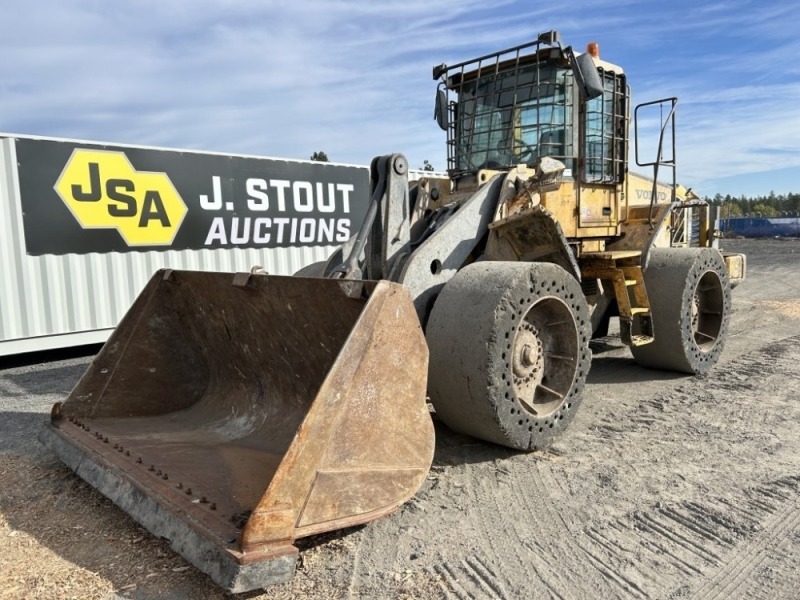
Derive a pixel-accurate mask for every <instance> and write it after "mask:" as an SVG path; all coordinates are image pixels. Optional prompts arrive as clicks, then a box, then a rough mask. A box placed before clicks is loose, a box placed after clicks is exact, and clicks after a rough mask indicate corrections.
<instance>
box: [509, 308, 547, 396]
mask: <svg viewBox="0 0 800 600" xmlns="http://www.w3.org/2000/svg"><path fill="white" fill-rule="evenodd" d="M511 369H512V371H513V374H514V388H515V391H516V393H517V396H518V397H523V398H529V397H531V398H532V397H533V391H534V390H535V389H536V386H537V385H539V384H540V383H541V381H542V376H543V374H544V352H543V349H542V341H541V339H540V337H539V332H538V330H537V329H536V326H535V325H533V324H532V323H529V322H527V321H526V322H523V323H522V324H521V325H520V328H519V330H518V331H517V335H516V337H515V338H514V348H513V359H512V364H511Z"/></svg>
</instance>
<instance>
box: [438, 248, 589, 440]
mask: <svg viewBox="0 0 800 600" xmlns="http://www.w3.org/2000/svg"><path fill="white" fill-rule="evenodd" d="M426 337H427V340H428V348H429V350H430V366H429V375H428V391H429V394H430V398H431V402H432V404H433V406H434V408H435V409H436V413H437V415H438V416H439V417H440V418H441V420H442V421H443V422H444V423H445V424H446V425H448V426H449V427H451V428H452V429H454V430H456V431H459V432H461V433H466V434H468V435H472V436H474V437H477V438H480V439H484V440H487V441H491V442H494V443H497V444H501V445H503V446H509V447H511V448H516V449H520V450H535V449H538V448H545V447H547V446H548V445H549V444H550V443H551V442H552V441H553V439H554V438H555V437H556V436H557V435H558V434H559V433H561V432H562V431H563V430H564V429H565V428H566V426H567V424H568V423H569V422H570V421H571V420H572V417H573V415H574V414H575V411H576V410H577V408H578V406H579V405H580V401H581V392H582V391H583V387H584V383H585V381H586V375H587V374H588V372H589V367H590V363H591V351H590V350H589V339H590V337H591V326H590V320H589V312H588V308H587V305H586V300H585V298H584V296H583V294H582V292H581V287H580V284H579V283H578V282H577V281H576V280H575V278H574V277H572V276H571V275H570V274H568V273H567V272H566V271H565V270H564V269H562V268H561V267H559V266H557V265H553V264H550V263H519V262H491V261H487V262H479V263H473V264H471V265H468V266H467V267H465V268H464V269H462V270H461V271H459V272H458V273H456V275H455V276H454V277H453V278H452V279H451V280H450V281H448V282H447V284H446V285H445V286H444V289H443V290H442V292H441V294H440V295H439V297H438V299H437V300H436V303H435V305H434V307H433V310H432V311H431V316H430V319H429V321H428V325H427V329H426Z"/></svg>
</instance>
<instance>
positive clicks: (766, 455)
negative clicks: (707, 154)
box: [0, 240, 800, 600]
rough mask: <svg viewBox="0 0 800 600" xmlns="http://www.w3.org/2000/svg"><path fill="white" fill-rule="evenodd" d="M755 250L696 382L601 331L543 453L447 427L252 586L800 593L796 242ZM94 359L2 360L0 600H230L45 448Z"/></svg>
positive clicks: (332, 590)
mask: <svg viewBox="0 0 800 600" xmlns="http://www.w3.org/2000/svg"><path fill="white" fill-rule="evenodd" d="M724 246H725V248H726V249H729V250H736V251H743V252H745V253H747V254H748V261H749V278H748V279H747V281H745V282H744V283H743V284H742V285H740V286H739V287H738V288H736V289H735V290H734V294H733V295H734V302H733V311H734V312H733V319H732V324H731V330H730V337H729V338H728V341H727V346H726V348H725V350H724V352H723V355H722V359H721V362H720V364H718V366H717V367H716V368H715V369H714V370H712V372H711V373H710V374H709V375H708V376H705V377H688V376H683V375H676V374H672V373H665V372H657V371H651V370H647V369H644V368H642V367H639V366H637V365H636V364H635V363H634V362H633V359H632V358H631V357H630V353H629V352H628V350H627V348H625V347H624V346H623V345H622V344H621V343H620V340H619V337H615V336H613V335H612V336H609V337H607V338H604V339H602V340H597V341H595V342H593V351H594V356H595V358H594V361H593V364H592V370H591V373H590V374H589V382H588V385H587V388H586V392H585V400H584V403H583V405H582V407H581V409H580V411H579V412H578V414H577V416H576V418H575V420H574V421H573V423H572V424H571V426H570V428H569V430H568V431H567V433H566V434H565V435H564V436H563V437H562V438H561V439H560V440H559V441H558V442H557V443H556V444H555V446H554V447H553V448H552V449H551V450H550V451H549V452H547V453H534V454H521V453H515V452H511V451H509V450H506V449H503V448H500V447H497V446H493V445H490V444H486V443H482V442H479V441H476V440H474V439H470V438H467V437H463V436H459V435H456V434H454V433H452V432H450V431H448V430H447V428H446V427H444V426H442V425H441V424H438V423H437V425H436V433H437V436H438V439H437V445H436V455H435V459H434V464H433V468H432V470H431V472H430V475H429V477H428V479H427V482H426V484H425V485H424V486H423V488H422V489H421V490H420V492H419V493H418V494H417V495H416V497H415V498H414V499H413V500H412V501H410V502H408V503H407V504H406V505H404V506H403V507H402V508H401V510H399V511H398V512H397V513H395V514H394V515H392V516H389V517H387V518H384V519H382V520H379V521H376V522H373V523H371V524H369V525H366V526H363V527H359V528H354V529H351V530H347V531H344V532H337V533H333V534H326V535H323V536H318V537H315V538H312V539H310V540H304V541H302V543H301V544H300V546H301V560H300V563H299V567H298V570H297V573H296V575H295V577H294V579H293V580H292V581H291V582H289V583H287V584H284V585H281V586H276V587H273V588H270V589H269V590H267V591H265V592H259V593H250V594H244V595H242V596H241V597H243V598H248V599H250V598H294V597H305V598H312V599H313V598H320V599H321V598H325V599H328V598H390V597H392V598H421V599H426V598H449V599H456V598H508V599H514V598H520V597H529V598H554V599H560V600H573V599H574V600H577V599H595V598H608V599H611V598H621V599H629V598H630V599H639V598H664V599H668V598H669V599H671V598H696V599H703V600H711V599H728V598H732V599H735V598H741V599H744V598H748V599H759V598H763V599H770V600H771V599H774V598H798V597H800V591H798V590H800V402H798V401H797V399H798V398H800V241H798V240H730V241H726V242H725V244H724ZM90 360H91V356H72V357H65V356H64V355H63V354H61V355H52V354H51V355H47V356H44V357H42V356H38V357H34V358H31V357H28V358H26V359H25V361H20V360H18V359H17V360H15V361H13V362H11V364H9V362H8V361H6V363H5V364H4V366H3V367H4V368H1V369H0V486H1V487H2V490H1V491H0V599H6V598H80V599H84V598H138V599H142V600H145V599H156V598H158V599H174V600H178V599H198V598H208V599H213V598H225V597H228V596H227V595H226V594H224V593H223V592H221V591H220V590H219V589H218V588H216V587H215V586H214V584H213V583H212V582H211V580H210V579H209V578H208V577H206V576H204V575H203V574H201V573H199V572H197V571H196V570H195V569H194V568H193V567H191V566H189V565H188V564H187V563H186V562H185V561H184V560H183V559H182V558H181V557H180V556H178V555H177V554H175V553H174V552H173V551H172V550H170V548H169V545H168V543H167V542H166V541H165V540H159V539H155V538H154V537H153V536H151V535H150V534H149V533H148V532H147V531H145V530H144V529H142V528H141V527H139V526H138V525H137V524H135V523H134V522H133V521H131V520H130V519H129V518H128V517H127V516H126V515H125V513H123V512H122V511H121V510H119V509H117V508H116V507H115V506H114V505H113V504H111V502H109V501H108V500H106V499H105V498H104V497H102V496H101V495H99V494H98V493H96V492H95V491H94V490H93V489H92V488H90V487H89V486H88V485H86V484H84V483H83V482H82V481H81V480H80V479H79V478H78V477H77V476H75V475H74V474H72V472H71V471H69V470H68V469H67V468H66V467H64V466H63V465H62V464H61V463H60V462H58V461H57V460H56V459H55V458H54V457H53V456H52V455H51V454H49V453H48V452H47V451H46V450H44V449H43V448H42V447H41V446H40V445H39V443H38V442H37V441H36V436H37V434H38V429H39V428H40V426H41V423H42V422H43V421H44V420H45V419H46V418H47V413H48V411H49V408H50V406H51V404H52V403H53V402H55V401H58V400H62V399H64V398H65V397H66V395H67V394H68V393H69V390H70V388H71V387H72V386H73V385H74V383H75V382H76V381H77V380H78V378H79V377H80V375H81V374H82V373H83V371H84V370H85V368H86V366H87V365H88V363H89V362H90Z"/></svg>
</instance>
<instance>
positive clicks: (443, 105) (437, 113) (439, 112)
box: [433, 87, 448, 131]
mask: <svg viewBox="0 0 800 600" xmlns="http://www.w3.org/2000/svg"><path fill="white" fill-rule="evenodd" d="M433 118H434V119H436V122H437V123H438V124H439V127H440V128H441V129H442V131H447V125H448V119H447V92H446V91H445V90H443V89H442V88H441V87H440V88H439V89H438V90H436V106H435V107H434V109H433Z"/></svg>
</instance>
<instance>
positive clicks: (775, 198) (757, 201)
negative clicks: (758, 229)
mask: <svg viewBox="0 0 800 600" xmlns="http://www.w3.org/2000/svg"><path fill="white" fill-rule="evenodd" d="M704 200H706V202H708V203H710V204H712V205H714V206H719V207H720V212H719V216H720V218H722V219H728V218H733V217H746V216H753V217H787V216H797V215H800V193H794V192H790V193H788V194H776V193H775V192H770V193H769V194H767V195H766V196H754V197H752V198H751V197H748V196H744V195H742V196H739V197H738V198H737V197H736V196H731V195H730V194H727V195H726V196H723V195H722V194H716V195H715V196H714V197H713V198H708V197H706V198H704Z"/></svg>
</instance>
